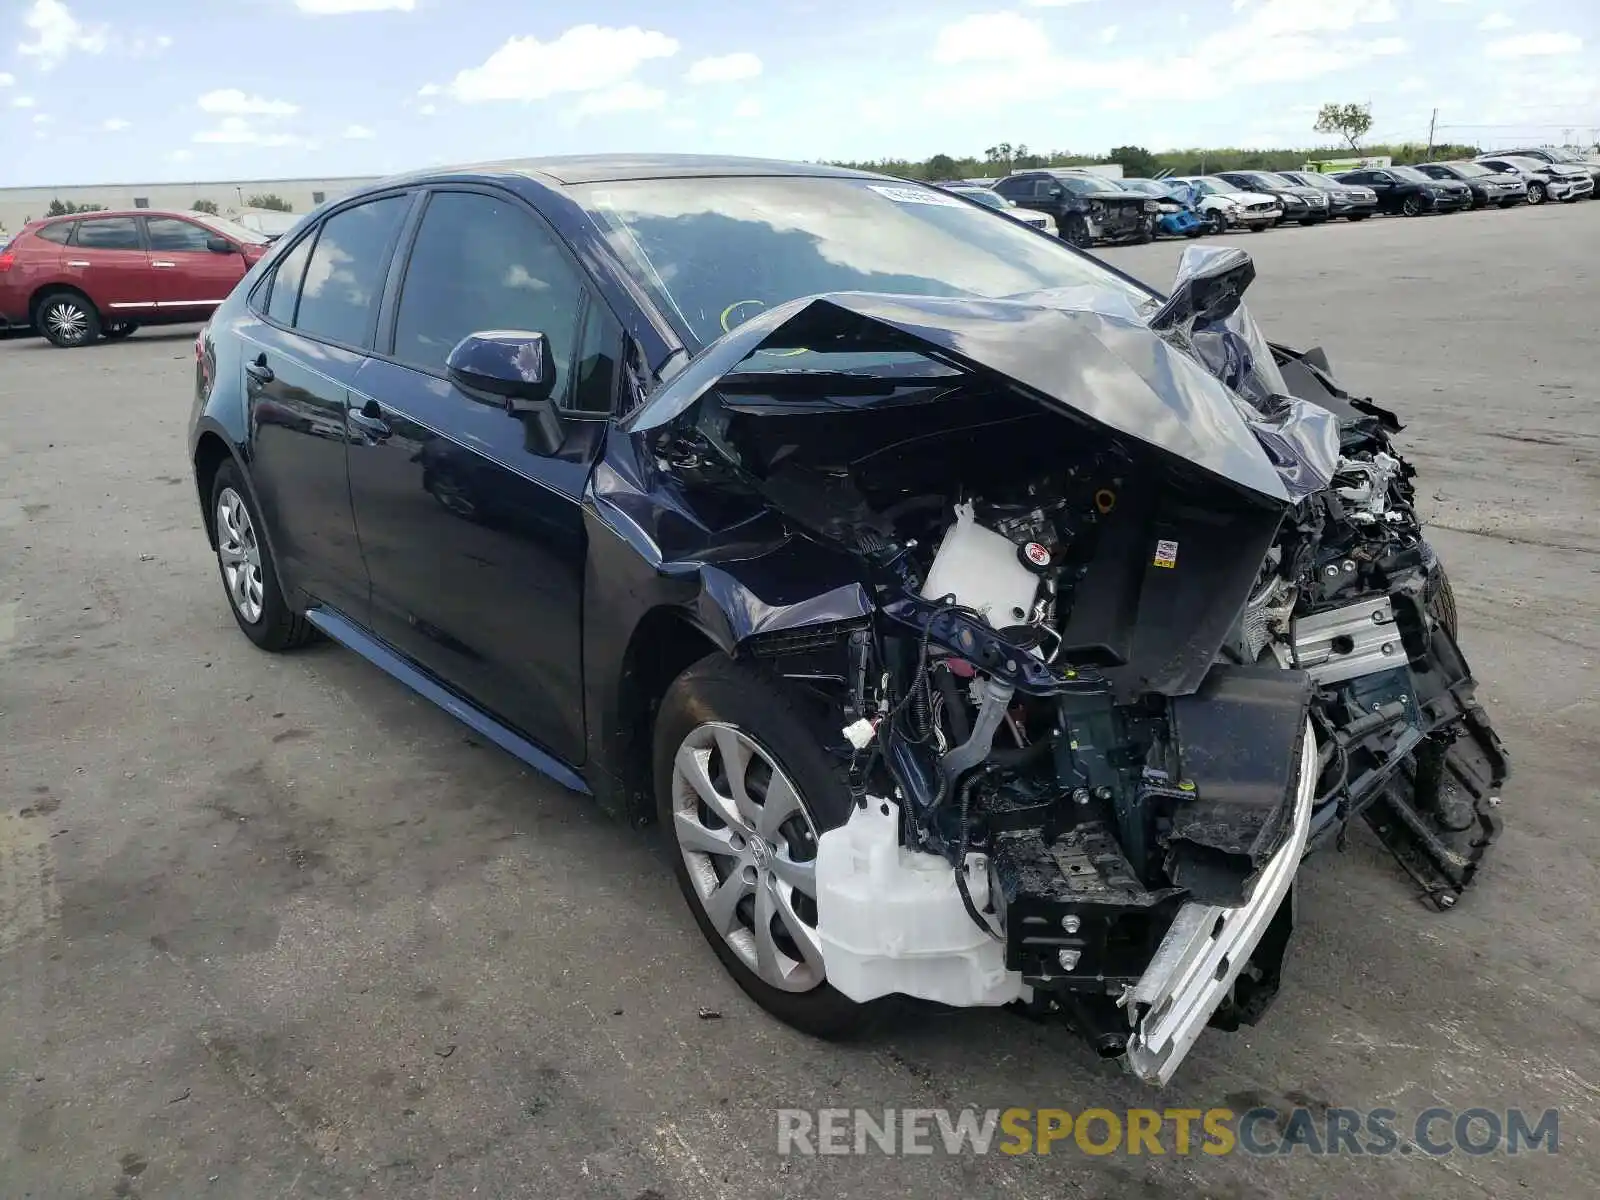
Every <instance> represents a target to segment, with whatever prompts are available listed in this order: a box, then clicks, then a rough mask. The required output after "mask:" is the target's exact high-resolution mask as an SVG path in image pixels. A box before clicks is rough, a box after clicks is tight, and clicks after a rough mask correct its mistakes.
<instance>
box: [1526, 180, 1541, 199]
mask: <svg viewBox="0 0 1600 1200" xmlns="http://www.w3.org/2000/svg"><path fill="white" fill-rule="evenodd" d="M1528 203H1529V204H1543V203H1544V184H1542V183H1530V184H1529V185H1528Z"/></svg>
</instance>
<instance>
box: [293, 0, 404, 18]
mask: <svg viewBox="0 0 1600 1200" xmlns="http://www.w3.org/2000/svg"><path fill="white" fill-rule="evenodd" d="M294 6H295V7H296V8H298V9H299V10H300V11H301V12H303V13H311V14H313V15H314V16H319V17H321V16H328V15H330V14H335V13H363V12H412V11H414V10H415V9H416V7H417V0H294Z"/></svg>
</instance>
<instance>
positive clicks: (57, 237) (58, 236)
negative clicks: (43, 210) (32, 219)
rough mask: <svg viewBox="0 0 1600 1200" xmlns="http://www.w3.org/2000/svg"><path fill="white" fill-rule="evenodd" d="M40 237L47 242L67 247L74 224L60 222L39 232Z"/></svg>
mask: <svg viewBox="0 0 1600 1200" xmlns="http://www.w3.org/2000/svg"><path fill="white" fill-rule="evenodd" d="M39 236H40V237H42V238H43V239H44V240H45V241H47V242H54V243H55V244H56V245H58V246H65V245H66V244H67V239H68V238H70V237H71V236H72V222H71V221H58V222H56V223H55V224H54V225H46V226H44V228H42V229H40V230H39Z"/></svg>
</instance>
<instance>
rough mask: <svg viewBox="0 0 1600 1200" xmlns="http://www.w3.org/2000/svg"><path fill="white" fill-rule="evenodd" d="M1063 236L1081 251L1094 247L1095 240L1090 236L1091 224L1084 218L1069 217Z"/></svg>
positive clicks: (1062, 232) (1062, 231)
mask: <svg viewBox="0 0 1600 1200" xmlns="http://www.w3.org/2000/svg"><path fill="white" fill-rule="evenodd" d="M1061 236H1062V237H1064V238H1065V239H1066V240H1067V241H1068V242H1069V243H1070V244H1071V245H1074V246H1076V247H1077V248H1078V249H1079V250H1087V249H1089V248H1090V247H1091V246H1093V245H1094V238H1092V237H1091V236H1090V235H1089V223H1088V222H1087V221H1085V220H1084V219H1083V218H1082V217H1067V218H1066V224H1065V225H1064V226H1062V229H1061Z"/></svg>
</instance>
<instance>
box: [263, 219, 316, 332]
mask: <svg viewBox="0 0 1600 1200" xmlns="http://www.w3.org/2000/svg"><path fill="white" fill-rule="evenodd" d="M316 240H317V237H316V234H314V233H313V234H308V235H307V236H305V237H303V238H301V239H300V240H299V241H298V242H296V243H295V244H294V245H293V246H291V247H290V248H289V253H287V254H285V255H284V256H283V257H282V258H281V259H279V260H278V266H277V269H276V270H275V271H274V272H273V273H272V294H271V296H269V297H268V299H267V316H269V317H271V318H272V319H273V320H274V321H276V322H278V324H280V325H293V324H294V305H295V301H296V300H298V299H300V280H301V279H302V278H304V276H305V273H306V260H307V259H308V258H310V257H311V247H312V244H313V243H314V242H316Z"/></svg>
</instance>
